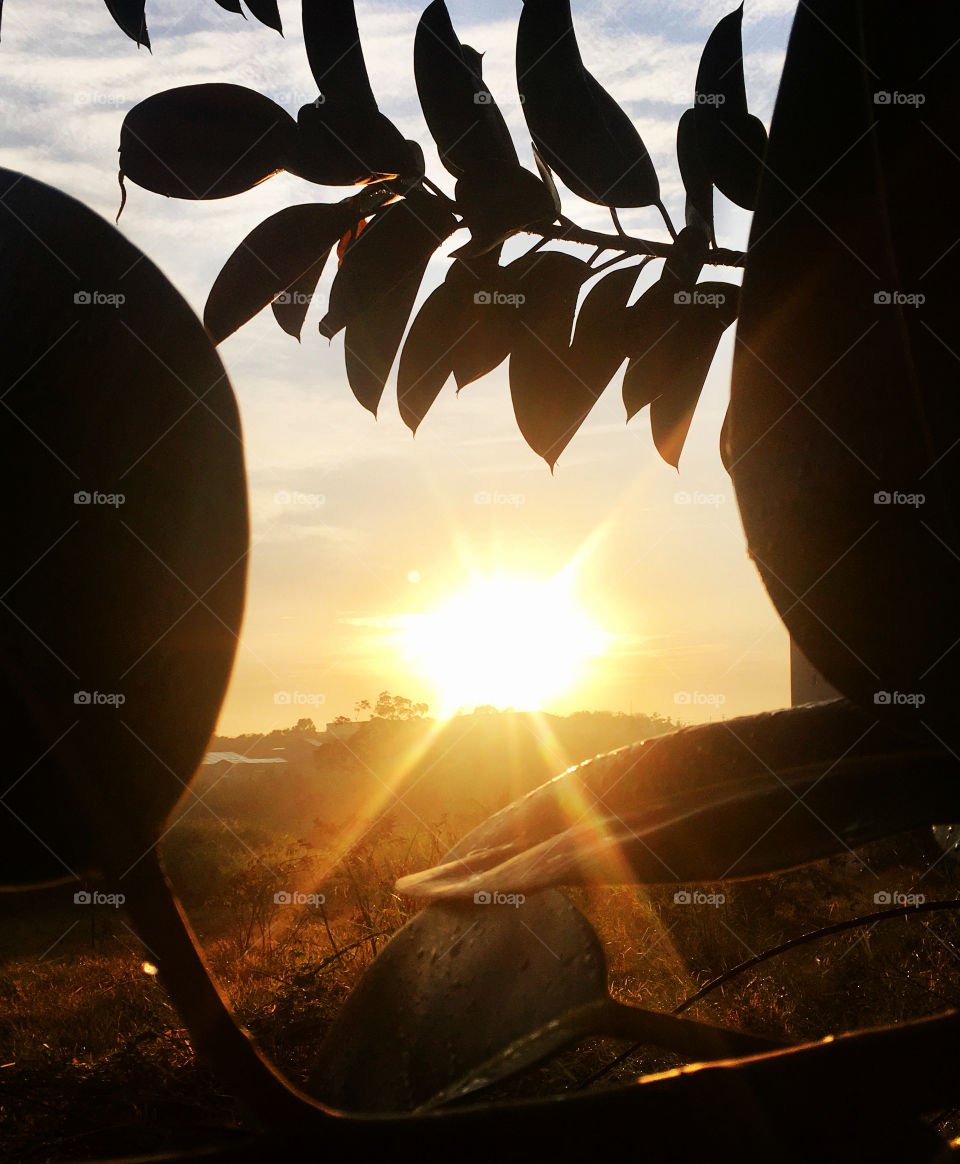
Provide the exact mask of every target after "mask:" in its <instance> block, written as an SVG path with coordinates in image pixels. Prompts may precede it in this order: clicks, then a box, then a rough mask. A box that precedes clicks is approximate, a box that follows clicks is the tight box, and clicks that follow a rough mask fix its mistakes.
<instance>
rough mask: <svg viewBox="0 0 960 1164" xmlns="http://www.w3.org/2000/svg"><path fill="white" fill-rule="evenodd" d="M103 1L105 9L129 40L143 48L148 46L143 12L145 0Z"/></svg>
mask: <svg viewBox="0 0 960 1164" xmlns="http://www.w3.org/2000/svg"><path fill="white" fill-rule="evenodd" d="M104 3H105V4H106V6H107V11H108V12H109V13H110V15H111V16H112V17H113V19H114V20H115V21H116V22H117V24H118V25H119V26H120V28H121V29H122V30H123V31H124V32H125V33H126V34H127V36H129V37H130V39H131V40H133V41H136V42H137V44H139V45H143V47H144V48H149V47H150V37H149V35H148V33H147V18H146V15H145V14H144V9H145V8H146V0H104Z"/></svg>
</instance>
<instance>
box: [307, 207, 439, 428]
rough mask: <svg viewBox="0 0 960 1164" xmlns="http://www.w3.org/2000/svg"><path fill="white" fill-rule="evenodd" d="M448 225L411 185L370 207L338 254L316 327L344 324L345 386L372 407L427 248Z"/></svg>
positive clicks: (326, 331)
mask: <svg viewBox="0 0 960 1164" xmlns="http://www.w3.org/2000/svg"><path fill="white" fill-rule="evenodd" d="M455 226H456V220H455V219H454V217H453V215H452V214H450V213H449V211H447V210H446V209H444V207H443V206H442V204H441V203H440V201H439V199H437V198H435V197H433V195H430V194H426V193H424V192H423V191H420V190H414V191H411V192H410V194H409V195H408V196H407V198H405V199H404V200H403V201H401V202H395V203H393V204H392V205H390V206H388V207H386V209H384V210H382V211H381V212H380V213H379V214H377V215H375V216H374V218H373V219H372V220H371V222H370V224H369V226H368V227H367V228H366V230H364V231H363V232H362V233H361V234H360V236H359V237H358V238H357V239H356V240H355V241H354V242H353V243H351V244H350V246H349V247H348V248H347V251H346V253H345V254H344V257H343V262H342V264H341V266H340V270H339V271H338V273H337V277H336V278H335V279H334V281H333V287H332V288H331V291H330V305H329V310H328V311H327V314H326V316H325V317H324V318H323V320H322V321H321V323H320V333H321V335H325V336H327V338H332V337H333V336H334V335H336V334H337V332H338V331H340V330H341V328H344V327H346V335H345V337H344V348H345V352H346V365H347V377H348V379H349V381H350V387H351V388H352V389H353V392H354V395H355V396H356V397H357V399H358V400H359V401H360V403H361V404H362V405H363V406H364V408H368V409H369V410H370V411H371V412H373V413H374V414H376V411H377V405H378V404H379V401H380V397H381V395H382V393H383V386H384V383H385V382H386V378H387V376H388V374H389V372H390V367H391V365H392V364H393V360H394V357H395V356H396V354H397V350H398V348H399V347H400V340H401V339H402V338H403V332H404V328H405V327H406V324H407V320H408V319H409V317H410V312H411V311H412V310H413V304H414V301H415V300H416V297H417V291H418V290H419V287H420V283H421V281H422V279H423V274H424V271H425V270H426V268H427V263H428V262H429V260H430V256H431V255H432V254H433V252H434V251H435V250H436V248H437V247H438V246H439V245H440V243H442V242H443V240H444V239H445V238H446V237H447V236H448V235H449V234H450V233H451V232H452V231H453V230H454V228H455Z"/></svg>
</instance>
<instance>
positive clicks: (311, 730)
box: [290, 717, 317, 736]
mask: <svg viewBox="0 0 960 1164" xmlns="http://www.w3.org/2000/svg"><path fill="white" fill-rule="evenodd" d="M290 730H291V731H294V732H297V733H298V734H299V735H302V736H315V735H316V734H317V725H316V724H315V723H314V722H313V720H312V719H307V718H306V717H304V718H303V719H298V720H297V722H296V723H295V724H294V725H293V727H292V728H291V729H290Z"/></svg>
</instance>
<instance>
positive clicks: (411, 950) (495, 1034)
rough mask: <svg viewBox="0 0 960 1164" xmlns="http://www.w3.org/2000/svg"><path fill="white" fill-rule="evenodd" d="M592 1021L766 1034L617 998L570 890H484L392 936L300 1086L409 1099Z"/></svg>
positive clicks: (517, 1066)
mask: <svg viewBox="0 0 960 1164" xmlns="http://www.w3.org/2000/svg"><path fill="white" fill-rule="evenodd" d="M477 1014H482V1015H483V1016H484V1019H483V1021H482V1022H478V1021H477V1019H476V1016H477ZM598 1034H616V1035H620V1036H627V1037H631V1038H642V1039H643V1040H644V1041H645V1042H650V1043H655V1044H658V1045H660V1046H664V1047H669V1048H671V1049H673V1050H678V1051H680V1052H681V1053H685V1054H688V1055H690V1056H692V1057H694V1058H702V1059H710V1058H724V1057H727V1056H729V1055H731V1054H736V1053H740V1054H748V1053H751V1052H759V1051H763V1050H769V1049H771V1047H772V1046H774V1045H775V1044H773V1043H771V1042H770V1041H768V1040H765V1039H759V1038H753V1037H751V1036H747V1035H741V1034H739V1033H737V1032H727V1031H722V1030H720V1029H718V1028H716V1027H711V1026H707V1025H706V1024H703V1023H695V1022H688V1021H685V1020H683V1019H679V1018H677V1017H675V1016H673V1015H663V1014H656V1013H654V1012H651V1011H647V1010H643V1009H641V1008H640V1007H629V1006H624V1005H622V1004H619V1003H616V1002H614V1001H613V1000H612V999H611V998H610V996H609V994H608V993H607V969H606V959H605V958H604V954H603V948H602V946H601V945H600V942H599V940H598V939H597V936H596V934H595V933H594V931H593V929H592V927H591V926H590V923H589V922H588V921H587V919H586V918H585V917H584V916H583V915H582V914H581V913H580V912H579V911H578V910H577V909H576V908H575V907H574V906H573V905H571V903H570V902H569V901H567V899H566V898H565V897H563V896H562V895H561V894H559V893H555V892H552V891H549V890H548V891H547V892H544V893H537V894H533V895H531V896H530V897H528V898H526V899H525V900H520V901H518V902H514V903H510V904H506V903H501V904H498V903H497V902H495V901H494V900H493V895H492V893H490V892H486V893H485V895H481V897H480V901H479V902H475V903H470V904H465V903H452V902H450V903H447V902H444V903H442V904H437V905H433V906H431V907H430V908H429V909H426V910H424V911H423V912H422V913H420V914H418V915H417V916H416V917H415V918H413V919H412V920H411V921H409V922H408V923H407V924H406V925H405V926H404V927H403V929H401V930H400V931H399V932H398V933H397V934H395V935H394V936H393V938H392V939H391V940H390V942H389V944H388V945H387V946H386V948H385V949H384V951H383V952H382V953H381V954H380V956H379V957H378V958H377V960H376V962H374V964H373V965H372V966H371V967H370V969H369V970H368V971H367V972H366V974H365V975H364V977H363V978H362V979H361V982H360V984H359V986H358V987H357V988H356V989H355V990H354V992H353V993H352V994H351V995H350V998H349V999H348V1000H347V1002H346V1004H345V1006H344V1007H343V1009H342V1010H341V1011H340V1013H339V1015H338V1016H337V1020H336V1022H335V1023H334V1026H333V1028H332V1029H331V1031H330V1033H329V1035H328V1036H327V1038H326V1040H325V1042H324V1044H323V1046H322V1048H321V1051H320V1062H319V1064H318V1066H317V1067H316V1068H315V1070H314V1072H313V1074H312V1076H311V1079H310V1085H309V1091H310V1093H311V1094H312V1095H315V1096H316V1097H317V1098H318V1099H320V1100H321V1101H322V1102H324V1103H326V1104H329V1105H330V1106H332V1107H336V1108H339V1109H342V1110H346V1111H366V1112H390V1111H411V1110H414V1109H416V1108H423V1107H425V1106H427V1105H435V1104H436V1103H438V1102H444V1101H447V1100H450V1099H454V1098H460V1097H461V1096H463V1095H466V1094H469V1093H471V1092H475V1091H477V1090H478V1089H479V1088H481V1087H489V1086H491V1085H492V1084H494V1083H497V1082H499V1081H500V1080H501V1079H504V1078H506V1077H508V1076H511V1075H515V1074H516V1073H517V1072H518V1071H520V1070H523V1069H525V1068H527V1067H530V1066H532V1065H533V1064H534V1063H536V1062H538V1061H540V1060H542V1059H543V1058H545V1057H546V1056H548V1055H551V1054H553V1053H554V1052H556V1051H558V1050H560V1049H561V1048H563V1047H564V1046H567V1045H569V1044H570V1043H573V1042H577V1041H580V1040H581V1039H583V1038H586V1037H587V1036H589V1035H598Z"/></svg>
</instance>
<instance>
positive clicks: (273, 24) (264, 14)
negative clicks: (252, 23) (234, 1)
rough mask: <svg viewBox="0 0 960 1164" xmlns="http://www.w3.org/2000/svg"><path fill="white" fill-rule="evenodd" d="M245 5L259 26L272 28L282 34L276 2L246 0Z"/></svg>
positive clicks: (274, 0)
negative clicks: (263, 25)
mask: <svg viewBox="0 0 960 1164" xmlns="http://www.w3.org/2000/svg"><path fill="white" fill-rule="evenodd" d="M246 3H247V7H248V8H249V9H250V11H251V12H252V13H253V15H254V16H255V17H256V18H257V20H259V21H260V23H261V24H265V25H267V27H268V28H274V29H276V31H277V32H279V33H282V32H283V24H282V22H281V20H280V10H279V8H278V7H277V0H246Z"/></svg>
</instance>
